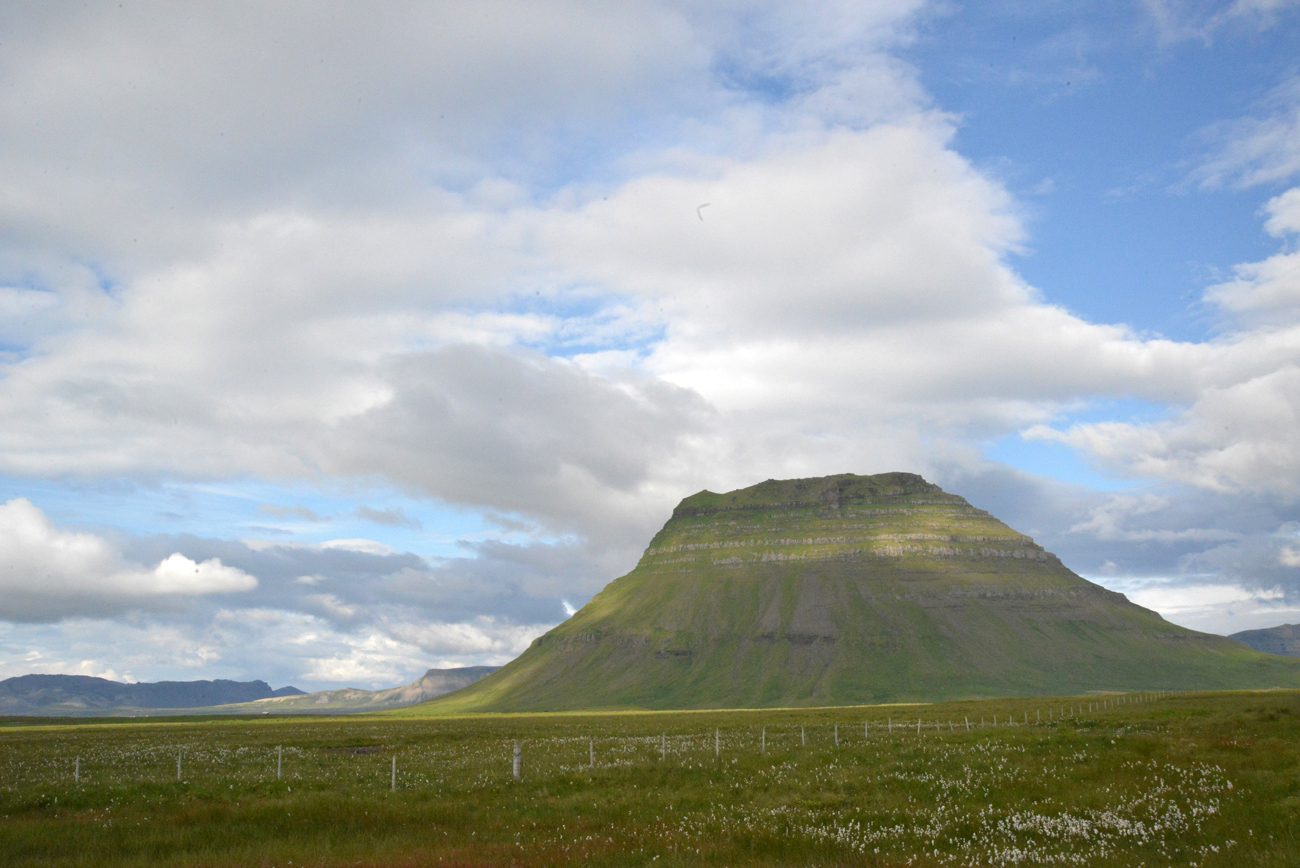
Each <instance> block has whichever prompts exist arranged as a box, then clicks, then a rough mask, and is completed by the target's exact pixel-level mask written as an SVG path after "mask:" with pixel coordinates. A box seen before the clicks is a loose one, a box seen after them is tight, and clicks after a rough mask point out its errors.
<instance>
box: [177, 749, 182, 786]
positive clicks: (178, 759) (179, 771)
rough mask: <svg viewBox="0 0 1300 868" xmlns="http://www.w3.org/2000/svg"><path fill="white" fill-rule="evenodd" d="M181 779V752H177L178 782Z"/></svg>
mask: <svg viewBox="0 0 1300 868" xmlns="http://www.w3.org/2000/svg"><path fill="white" fill-rule="evenodd" d="M180 779H181V752H180V751H177V752H176V780H178V781H179V780H180Z"/></svg>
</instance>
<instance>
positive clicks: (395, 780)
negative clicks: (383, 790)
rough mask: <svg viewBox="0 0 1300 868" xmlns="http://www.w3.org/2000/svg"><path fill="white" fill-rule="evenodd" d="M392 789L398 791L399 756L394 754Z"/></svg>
mask: <svg viewBox="0 0 1300 868" xmlns="http://www.w3.org/2000/svg"><path fill="white" fill-rule="evenodd" d="M391 789H393V790H396V789H397V754H393V783H392V787H391Z"/></svg>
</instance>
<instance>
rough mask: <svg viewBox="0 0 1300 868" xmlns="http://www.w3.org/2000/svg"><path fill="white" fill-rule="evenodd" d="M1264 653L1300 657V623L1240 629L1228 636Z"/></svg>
mask: <svg viewBox="0 0 1300 868" xmlns="http://www.w3.org/2000/svg"><path fill="white" fill-rule="evenodd" d="M1228 638H1229V639H1236V640H1237V641H1238V642H1240V643H1242V644H1243V645H1249V646H1250V647H1251V648H1254V649H1255V650H1256V651H1263V652H1264V653H1265V654H1280V655H1282V656H1283V657H1300V624H1282V625H1280V626H1277V627H1265V628H1264V629H1262V630H1242V631H1241V632H1240V633H1233V634H1232V635H1231V636H1229V637H1228Z"/></svg>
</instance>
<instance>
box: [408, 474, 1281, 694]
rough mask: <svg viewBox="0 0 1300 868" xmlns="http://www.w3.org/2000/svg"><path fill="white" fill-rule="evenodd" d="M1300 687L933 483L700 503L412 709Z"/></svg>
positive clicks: (1256, 656)
mask: <svg viewBox="0 0 1300 868" xmlns="http://www.w3.org/2000/svg"><path fill="white" fill-rule="evenodd" d="M1277 685H1285V686H1300V660H1296V661H1291V660H1286V659H1283V658H1278V657H1274V656H1269V655H1264V654H1260V653H1259V652H1257V651H1254V650H1252V649H1250V648H1247V647H1245V646H1243V645H1241V644H1240V643H1238V642H1235V641H1233V640H1231V639H1227V638H1225V637H1222V636H1211V635H1208V634H1205V633H1197V632H1194V631H1192V630H1187V629H1184V628H1182V627H1178V626H1175V625H1173V624H1170V623H1168V622H1166V621H1165V620H1164V619H1162V618H1161V617H1160V616H1159V615H1158V614H1156V613H1155V612H1152V611H1150V610H1148V609H1144V608H1142V607H1141V606H1137V605H1135V604H1133V603H1131V602H1130V601H1129V600H1128V599H1127V598H1125V597H1124V596H1123V595H1122V594H1117V593H1114V592H1112V591H1108V590H1106V589H1105V588H1102V587H1100V586H1098V585H1095V584H1093V583H1091V582H1089V581H1086V580H1085V579H1083V578H1081V577H1079V576H1078V575H1076V574H1075V573H1073V572H1071V571H1070V570H1069V569H1068V568H1066V567H1065V566H1064V565H1063V564H1062V563H1061V562H1060V560H1058V559H1057V558H1056V556H1055V555H1053V554H1051V553H1050V552H1047V551H1045V550H1044V549H1043V548H1041V547H1040V546H1038V545H1037V544H1035V543H1034V541H1033V540H1032V539H1030V538H1029V537H1027V536H1025V535H1023V534H1020V533H1017V532H1016V531H1014V530H1012V529H1011V528H1009V527H1007V526H1006V525H1005V524H1003V523H1002V522H1000V521H998V520H997V519H995V518H993V517H992V516H991V515H989V514H988V513H986V512H984V511H982V510H979V509H976V508H974V507H972V506H971V505H970V504H969V503H967V502H966V501H965V500H963V499H962V498H961V497H958V496H956V495H952V494H948V493H946V492H944V491H943V490H942V489H941V488H939V487H938V486H936V485H932V484H930V483H928V482H926V481H925V480H924V479H922V478H921V477H919V476H916V475H913V474H908V473H886V474H881V475H878V476H855V475H853V474H843V475H839V476H829V477H824V478H820V479H794V480H785V481H777V480H768V481H767V482H764V483H761V484H759V485H755V486H753V487H751V488H745V489H741V490H739V491H733V492H730V493H727V494H714V493H713V492H709V491H701V492H700V493H699V494H695V495H692V496H690V497H688V498H686V499H685V500H683V501H682V502H681V504H680V505H679V506H678V507H677V508H676V509H675V510H674V511H673V514H672V518H670V519H669V521H668V523H667V524H665V525H664V527H663V529H662V530H661V531H660V532H659V533H658V534H657V535H656V536H655V537H654V539H653V540H652V541H651V543H650V546H649V548H647V549H646V551H645V554H644V555H643V556H642V558H641V561H640V563H638V564H637V566H636V568H635V569H633V570H632V572H630V573H628V574H627V575H626V576H623V577H622V578H620V579H617V580H615V581H614V582H612V583H610V584H609V585H608V586H607V587H606V588H605V589H604V590H603V591H601V593H599V594H598V595H597V596H596V597H595V598H594V599H592V601H591V602H590V603H588V604H587V605H586V606H584V607H583V608H582V609H581V610H580V611H579V612H578V613H577V614H575V615H574V616H573V617H571V618H570V619H569V620H567V621H565V622H564V623H563V624H561V625H559V626H558V627H556V628H555V629H553V630H551V631H550V632H549V633H547V634H546V635H544V636H542V637H540V638H538V639H537V640H535V641H534V642H533V644H532V645H531V646H530V647H529V648H528V650H527V651H525V652H524V653H523V654H522V655H521V656H520V657H518V658H517V659H515V660H514V661H512V662H511V663H510V664H508V665H507V666H505V667H504V668H502V669H501V670H500V671H499V672H497V673H495V674H493V675H491V676H489V677H488V678H485V679H483V680H482V681H479V682H478V683H476V684H474V685H472V686H470V687H468V688H466V689H464V690H461V691H458V692H456V693H453V694H450V695H448V696H445V697H441V698H440V699H437V700H434V701H433V702H432V703H429V704H425V705H420V706H416V707H414V708H410V709H405V710H404V711H403V712H402V713H404V714H441V713H456V712H476V711H558V710H566V709H596V708H651V709H671V708H735V707H774V706H812V705H847V704H858V703H883V702H903V701H934V700H945V699H957V698H972V697H998V696H1034V695H1073V694H1079V693H1083V692H1087V691H1110V690H1115V691H1130V690H1143V689H1151V688H1172V689H1188V688H1207V689H1214V688H1238V687H1242V688H1244V687H1273V686H1277Z"/></svg>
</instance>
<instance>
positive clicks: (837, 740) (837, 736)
mask: <svg viewBox="0 0 1300 868" xmlns="http://www.w3.org/2000/svg"><path fill="white" fill-rule="evenodd" d="M835 746H836V747H839V746H840V725H839V724H838V723H837V724H835Z"/></svg>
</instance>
